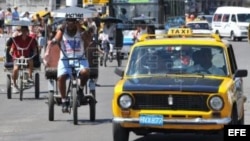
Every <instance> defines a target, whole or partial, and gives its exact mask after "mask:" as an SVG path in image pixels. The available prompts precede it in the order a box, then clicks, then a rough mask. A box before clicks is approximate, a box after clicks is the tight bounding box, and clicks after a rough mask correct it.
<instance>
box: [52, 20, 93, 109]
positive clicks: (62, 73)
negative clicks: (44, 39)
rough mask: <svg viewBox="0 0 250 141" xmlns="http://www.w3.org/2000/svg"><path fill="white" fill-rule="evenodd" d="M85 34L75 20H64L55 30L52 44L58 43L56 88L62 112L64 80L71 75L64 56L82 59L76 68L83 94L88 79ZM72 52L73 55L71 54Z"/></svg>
mask: <svg viewBox="0 0 250 141" xmlns="http://www.w3.org/2000/svg"><path fill="white" fill-rule="evenodd" d="M92 39H93V38H89V37H88V36H87V34H84V33H82V29H81V25H80V23H79V21H78V20H77V19H73V18H66V22H65V23H64V24H63V25H62V26H61V27H60V28H59V29H58V30H57V33H56V35H55V37H54V38H53V39H52V43H53V44H54V43H60V46H61V49H62V50H63V51H64V53H63V52H62V50H61V51H60V59H59V62H58V66H57V78H58V88H59V92H60V94H61V102H62V112H68V105H69V103H68V101H67V99H66V80H67V78H68V77H69V76H70V75H71V74H72V72H71V68H69V66H68V64H69V63H68V62H67V61H66V60H63V59H64V58H65V55H67V56H68V57H82V58H84V59H83V60H81V61H80V67H79V68H76V69H77V71H78V75H79V78H80V80H81V81H80V90H79V91H81V92H83V87H84V86H85V84H86V83H87V81H88V78H89V63H88V60H87V59H86V58H85V57H86V55H85V54H86V51H87V47H88V46H89V44H90V42H91V40H92ZM73 52H74V53H73Z"/></svg>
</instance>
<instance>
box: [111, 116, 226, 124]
mask: <svg viewBox="0 0 250 141" xmlns="http://www.w3.org/2000/svg"><path fill="white" fill-rule="evenodd" d="M113 122H115V123H138V124H139V123H140V120H139V118H120V117H115V118H113ZM230 122H231V118H230V117H227V118H218V119H216V118H215V119H202V118H194V119H164V120H163V124H229V123H230Z"/></svg>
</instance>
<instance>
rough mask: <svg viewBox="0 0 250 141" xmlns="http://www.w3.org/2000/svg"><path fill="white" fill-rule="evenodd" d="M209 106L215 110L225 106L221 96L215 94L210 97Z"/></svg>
mask: <svg viewBox="0 0 250 141" xmlns="http://www.w3.org/2000/svg"><path fill="white" fill-rule="evenodd" d="M209 106H210V107H211V108H212V109H213V110H216V111H219V110H221V109H222V108H223V106H224V103H223V99H222V98H221V97H219V96H213V97H211V98H210V99H209Z"/></svg>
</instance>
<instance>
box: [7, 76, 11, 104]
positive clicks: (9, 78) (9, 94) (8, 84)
mask: <svg viewBox="0 0 250 141" xmlns="http://www.w3.org/2000/svg"><path fill="white" fill-rule="evenodd" d="M6 79H7V82H6V84H7V98H8V99H11V98H12V96H11V76H10V74H7V78H6Z"/></svg>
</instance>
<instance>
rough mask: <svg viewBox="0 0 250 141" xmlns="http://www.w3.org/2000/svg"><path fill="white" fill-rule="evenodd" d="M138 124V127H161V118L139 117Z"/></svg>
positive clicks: (160, 116)
mask: <svg viewBox="0 0 250 141" xmlns="http://www.w3.org/2000/svg"><path fill="white" fill-rule="evenodd" d="M139 123H140V125H153V126H162V125H163V116H162V115H140V118H139Z"/></svg>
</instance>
